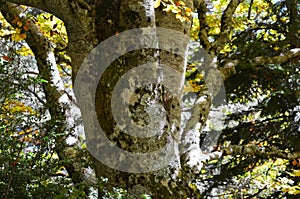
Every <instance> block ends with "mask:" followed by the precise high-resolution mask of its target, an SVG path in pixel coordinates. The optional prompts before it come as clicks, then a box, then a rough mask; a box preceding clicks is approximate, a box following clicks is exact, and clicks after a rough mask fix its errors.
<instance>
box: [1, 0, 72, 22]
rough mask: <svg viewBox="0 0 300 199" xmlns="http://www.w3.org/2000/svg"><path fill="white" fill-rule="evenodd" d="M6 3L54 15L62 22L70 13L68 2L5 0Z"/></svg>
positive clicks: (53, 0) (60, 0) (57, 0)
mask: <svg viewBox="0 0 300 199" xmlns="http://www.w3.org/2000/svg"><path fill="white" fill-rule="evenodd" d="M7 2H10V3H15V4H18V5H26V6H30V7H34V8H38V9H41V10H43V11H46V12H49V13H52V14H54V15H55V16H57V17H58V18H60V19H62V20H63V21H64V19H66V16H68V15H70V12H71V8H70V4H69V3H68V0H7ZM0 7H1V6H0Z"/></svg>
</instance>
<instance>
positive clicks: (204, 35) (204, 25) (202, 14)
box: [197, 1, 212, 52]
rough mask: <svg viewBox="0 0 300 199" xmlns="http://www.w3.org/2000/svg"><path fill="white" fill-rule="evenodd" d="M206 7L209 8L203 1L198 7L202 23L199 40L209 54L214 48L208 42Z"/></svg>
mask: <svg viewBox="0 0 300 199" xmlns="http://www.w3.org/2000/svg"><path fill="white" fill-rule="evenodd" d="M206 6H207V5H206V3H205V2H204V1H203V2H202V3H200V4H199V6H198V7H197V13H198V19H199V23H200V31H199V39H200V44H201V45H202V46H203V48H204V49H205V50H206V51H207V52H210V49H211V47H212V46H211V44H210V42H209V40H208V34H207V29H208V25H207V22H206V12H207V8H206Z"/></svg>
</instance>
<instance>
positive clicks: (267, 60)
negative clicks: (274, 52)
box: [220, 48, 300, 79]
mask: <svg viewBox="0 0 300 199" xmlns="http://www.w3.org/2000/svg"><path fill="white" fill-rule="evenodd" d="M299 56H300V48H293V49H291V50H289V51H286V52H283V53H281V54H280V55H278V56H274V57H265V56H259V57H254V58H252V59H251V60H250V61H249V63H250V64H251V65H252V66H259V65H264V64H282V63H285V62H287V61H289V60H290V59H293V58H295V57H299ZM239 63H240V60H238V59H235V60H227V61H225V62H223V63H221V68H220V71H221V74H222V76H223V79H227V78H228V77H230V76H231V75H233V74H235V73H236V69H235V67H236V66H237V65H238V64H239Z"/></svg>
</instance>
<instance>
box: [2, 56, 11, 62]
mask: <svg viewBox="0 0 300 199" xmlns="http://www.w3.org/2000/svg"><path fill="white" fill-rule="evenodd" d="M2 59H4V60H5V61H12V60H13V59H12V58H10V57H9V56H6V55H3V56H2Z"/></svg>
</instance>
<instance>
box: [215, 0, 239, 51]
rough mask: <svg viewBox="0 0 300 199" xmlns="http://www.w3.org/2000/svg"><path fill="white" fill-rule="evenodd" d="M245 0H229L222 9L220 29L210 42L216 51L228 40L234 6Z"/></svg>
mask: <svg viewBox="0 0 300 199" xmlns="http://www.w3.org/2000/svg"><path fill="white" fill-rule="evenodd" d="M243 1H245V0H231V1H230V3H229V4H228V6H227V8H226V9H225V10H224V12H223V14H222V17H221V31H220V34H219V36H218V38H217V39H216V41H215V42H214V43H213V44H212V46H213V47H214V48H215V49H216V51H217V52H219V51H220V50H222V49H223V48H224V45H225V44H226V43H227V42H228V41H229V36H230V32H231V30H232V18H233V14H234V12H235V10H236V8H237V7H238V6H239V4H240V3H242V2H243Z"/></svg>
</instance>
